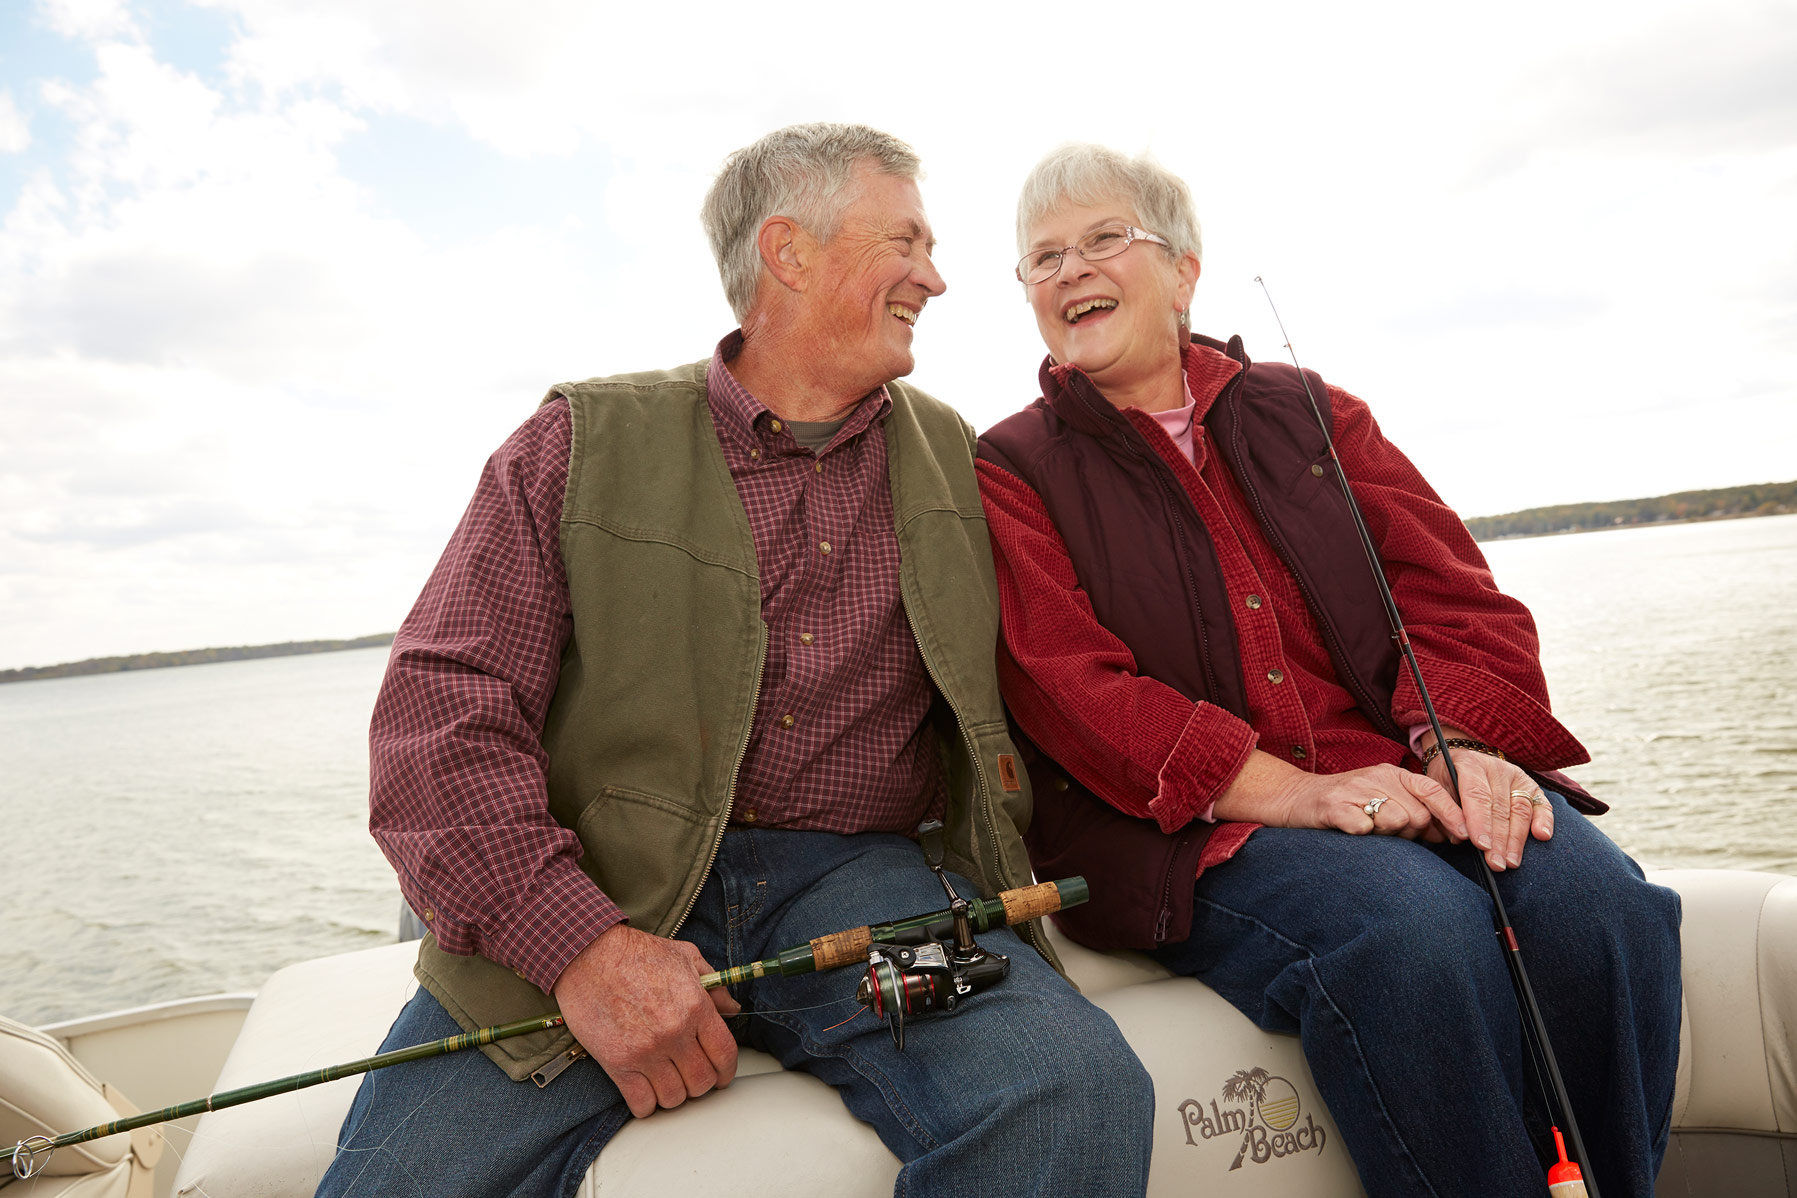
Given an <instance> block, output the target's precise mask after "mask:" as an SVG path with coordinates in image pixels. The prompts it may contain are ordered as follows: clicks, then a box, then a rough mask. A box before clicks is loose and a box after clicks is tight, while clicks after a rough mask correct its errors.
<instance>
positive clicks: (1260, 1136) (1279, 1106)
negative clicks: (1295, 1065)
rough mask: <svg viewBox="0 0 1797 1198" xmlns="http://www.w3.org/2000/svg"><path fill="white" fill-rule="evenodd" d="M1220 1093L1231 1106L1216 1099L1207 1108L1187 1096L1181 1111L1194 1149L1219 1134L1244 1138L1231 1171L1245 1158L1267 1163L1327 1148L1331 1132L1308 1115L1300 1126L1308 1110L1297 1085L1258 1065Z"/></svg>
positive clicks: (1237, 1074) (1239, 1073) (1240, 1073)
mask: <svg viewBox="0 0 1797 1198" xmlns="http://www.w3.org/2000/svg"><path fill="white" fill-rule="evenodd" d="M1221 1097H1222V1099H1223V1101H1224V1102H1226V1103H1229V1104H1231V1105H1230V1106H1228V1107H1223V1106H1219V1105H1218V1104H1217V1100H1216V1099H1214V1098H1213V1099H1211V1103H1210V1109H1209V1110H1208V1111H1207V1110H1205V1107H1204V1103H1203V1102H1201V1101H1199V1100H1198V1099H1196V1098H1188V1099H1186V1100H1185V1101H1184V1102H1182V1103H1180V1104H1179V1115H1180V1118H1181V1119H1182V1120H1183V1121H1184V1123H1185V1130H1186V1143H1187V1144H1190V1145H1192V1146H1194V1147H1196V1146H1197V1145H1198V1143H1199V1141H1201V1140H1212V1139H1215V1138H1217V1137H1218V1136H1232V1135H1240V1136H1241V1137H1242V1143H1241V1147H1239V1148H1238V1149H1237V1150H1236V1154H1235V1160H1233V1161H1231V1162H1230V1164H1229V1167H1230V1168H1231V1169H1240V1168H1241V1167H1242V1163H1243V1162H1244V1161H1252V1162H1254V1163H1255V1164H1257V1165H1264V1164H1266V1163H1267V1162H1268V1161H1271V1160H1276V1159H1278V1158H1280V1157H1287V1156H1292V1155H1294V1154H1296V1153H1299V1152H1312V1151H1314V1152H1318V1153H1321V1152H1322V1151H1323V1145H1324V1143H1325V1142H1326V1141H1327V1140H1328V1136H1327V1135H1326V1134H1325V1133H1324V1131H1323V1129H1322V1128H1321V1127H1319V1126H1317V1123H1316V1120H1314V1119H1312V1118H1311V1117H1310V1116H1309V1115H1308V1114H1306V1115H1304V1123H1303V1126H1301V1127H1300V1126H1299V1125H1298V1116H1299V1115H1300V1114H1302V1113H1303V1112H1302V1111H1301V1110H1300V1107H1301V1104H1300V1103H1299V1101H1298V1087H1296V1086H1294V1085H1292V1083H1291V1082H1289V1081H1287V1080H1286V1079H1285V1078H1283V1077H1275V1076H1274V1075H1273V1074H1271V1073H1268V1072H1267V1071H1266V1070H1265V1069H1261V1068H1259V1067H1256V1068H1253V1069H1238V1070H1236V1072H1235V1075H1234V1076H1233V1077H1231V1078H1230V1079H1229V1080H1228V1081H1226V1082H1224V1083H1223V1090H1222V1094H1221ZM1244 1108H1246V1109H1244Z"/></svg>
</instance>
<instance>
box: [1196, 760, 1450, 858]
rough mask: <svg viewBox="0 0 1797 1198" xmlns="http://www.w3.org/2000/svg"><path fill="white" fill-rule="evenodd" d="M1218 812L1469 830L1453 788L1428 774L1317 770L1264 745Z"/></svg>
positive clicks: (1352, 829) (1445, 834)
mask: <svg viewBox="0 0 1797 1198" xmlns="http://www.w3.org/2000/svg"><path fill="white" fill-rule="evenodd" d="M1368 808H1371V810H1368ZM1212 814H1213V815H1214V816H1215V817H1216V818H1217V819H1219V820H1246V821H1251V822H1253V823H1258V824H1267V825H1268V826H1270V827H1276V828H1334V829H1336V830H1337V831H1341V832H1347V833H1349V834H1351V835H1354V836H1365V835H1366V834H1367V833H1369V832H1371V833H1376V834H1378V835H1381V836H1403V837H1406V838H1407V839H1411V840H1417V839H1421V840H1432V841H1440V840H1465V839H1467V838H1468V834H1469V832H1470V829H1469V828H1468V826H1467V821H1466V817H1465V815H1464V814H1462V812H1461V810H1460V808H1459V807H1457V806H1455V805H1454V800H1453V799H1452V798H1450V797H1449V796H1448V792H1447V791H1445V790H1443V789H1442V788H1441V786H1440V785H1439V784H1437V783H1436V782H1433V781H1431V780H1430V779H1428V778H1425V777H1424V776H1423V775H1421V774H1413V773H1411V772H1410V771H1409V770H1405V769H1399V768H1398V767H1397V766H1395V765H1370V766H1367V767H1366V768H1364V769H1358V770H1349V771H1348V772H1346V773H1342V774H1312V773H1307V772H1305V771H1304V770H1301V769H1298V768H1297V767H1296V766H1293V765H1291V764H1290V763H1288V762H1284V761H1281V760H1279V759H1278V758H1276V757H1274V756H1272V755H1271V754H1269V753H1263V752H1262V751H1261V750H1259V749H1256V750H1254V752H1253V753H1251V754H1249V757H1248V761H1247V764H1245V765H1244V766H1243V767H1242V770H1241V772H1240V773H1239V774H1237V775H1236V778H1235V781H1234V782H1231V783H1230V784H1229V788H1228V789H1227V790H1225V791H1224V792H1223V793H1222V794H1221V795H1220V796H1218V798H1217V805H1216V808H1215V809H1214V811H1213V812H1212Z"/></svg>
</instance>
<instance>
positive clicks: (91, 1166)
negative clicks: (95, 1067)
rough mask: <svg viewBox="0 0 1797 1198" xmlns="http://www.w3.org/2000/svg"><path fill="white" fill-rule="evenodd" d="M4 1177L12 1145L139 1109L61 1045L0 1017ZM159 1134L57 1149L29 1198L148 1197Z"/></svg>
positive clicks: (24, 1190) (28, 1188)
mask: <svg viewBox="0 0 1797 1198" xmlns="http://www.w3.org/2000/svg"><path fill="white" fill-rule="evenodd" d="M0 1079H4V1082H5V1084H4V1085H3V1086H0V1152H4V1153H5V1154H6V1155H4V1156H0V1180H11V1178H12V1172H11V1156H10V1150H11V1148H12V1146H13V1145H14V1144H17V1143H18V1142H19V1141H21V1140H24V1139H27V1138H29V1137H31V1136H45V1137H53V1136H58V1135H62V1134H65V1133H67V1132H71V1131H79V1130H81V1129H83V1128H88V1127H94V1126H97V1125H98V1124H101V1123H110V1122H111V1121H112V1120H114V1119H117V1118H118V1117H119V1116H121V1115H135V1114H137V1108H136V1107H134V1106H132V1105H131V1103H130V1102H129V1100H127V1099H126V1098H125V1096H124V1095H122V1094H120V1093H119V1092H118V1091H117V1090H115V1089H113V1088H112V1087H111V1086H108V1085H106V1084H105V1083H104V1082H101V1081H99V1080H97V1079H96V1078H95V1077H94V1076H93V1075H92V1074H91V1073H89V1072H88V1071H87V1070H86V1069H84V1068H82V1066H81V1064H80V1062H78V1061H77V1060H75V1058H74V1057H72V1056H70V1055H69V1051H68V1049H66V1048H64V1047H63V1046H62V1044H61V1043H60V1042H59V1041H57V1040H55V1039H53V1038H51V1037H49V1036H46V1035H44V1034H43V1033H42V1032H39V1031H36V1030H34V1029H32V1028H29V1027H26V1026H25V1025H24V1024H22V1023H16V1022H14V1021H13V1020H11V1019H8V1018H6V1017H5V1016H4V1015H0ZM161 1156H162V1138H161V1137H160V1136H158V1135H156V1134H155V1132H154V1131H152V1130H151V1129H149V1128H140V1129H139V1130H137V1131H134V1132H132V1133H131V1134H130V1135H123V1136H107V1137H106V1138H105V1139H101V1140H90V1141H88V1142H87V1143H85V1144H75V1145H71V1146H70V1147H68V1148H62V1149H58V1150H57V1151H56V1152H55V1153H53V1154H52V1155H51V1156H50V1158H49V1159H48V1160H47V1161H45V1162H44V1164H43V1167H42V1172H40V1173H38V1174H37V1175H36V1176H35V1177H33V1179H32V1181H30V1182H23V1183H21V1182H16V1181H15V1182H14V1183H13V1184H14V1185H18V1186H19V1187H20V1193H21V1194H28V1195H30V1198H150V1189H151V1185H152V1183H153V1179H154V1176H155V1169H156V1161H157V1160H158V1159H159V1158H160V1157H161Z"/></svg>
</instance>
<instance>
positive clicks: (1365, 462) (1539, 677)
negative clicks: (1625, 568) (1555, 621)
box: [1329, 387, 1590, 770]
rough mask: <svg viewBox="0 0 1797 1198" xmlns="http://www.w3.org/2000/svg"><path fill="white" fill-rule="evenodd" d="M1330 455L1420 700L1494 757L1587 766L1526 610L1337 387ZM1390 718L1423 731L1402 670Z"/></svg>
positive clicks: (1332, 396)
mask: <svg viewBox="0 0 1797 1198" xmlns="http://www.w3.org/2000/svg"><path fill="white" fill-rule="evenodd" d="M1329 402H1330V405H1331V406H1332V408H1333V409H1334V419H1333V425H1334V432H1335V447H1336V452H1337V453H1338V454H1339V455H1340V456H1341V460H1342V465H1343V467H1344V468H1345V469H1346V471H1347V475H1348V478H1349V479H1350V480H1352V482H1353V484H1354V495H1355V498H1356V499H1358V500H1359V501H1360V506H1361V509H1362V511H1363V512H1364V513H1365V515H1366V522H1367V528H1368V531H1370V532H1371V533H1372V535H1373V541H1374V543H1375V544H1377V545H1378V546H1379V552H1380V556H1381V557H1382V558H1383V559H1384V562H1385V576H1386V580H1387V581H1388V582H1390V583H1391V589H1392V595H1393V597H1394V598H1396V600H1397V603H1398V610H1399V611H1400V612H1402V613H1403V616H1404V627H1405V629H1406V630H1407V631H1408V632H1409V633H1410V642H1411V646H1412V648H1414V649H1415V650H1416V658H1417V663H1418V664H1419V665H1420V666H1421V667H1422V671H1423V677H1424V678H1425V679H1426V680H1427V681H1428V683H1429V697H1430V698H1431V699H1433V700H1434V702H1435V710H1436V713H1437V714H1438V715H1440V716H1441V719H1442V722H1443V723H1446V724H1452V725H1454V726H1455V727H1458V728H1463V729H1465V730H1466V731H1468V732H1470V733H1472V734H1473V735H1474V736H1476V737H1478V738H1479V739H1480V740H1483V741H1487V742H1489V743H1491V744H1493V745H1496V746H1497V747H1499V748H1501V749H1503V750H1504V751H1505V753H1507V754H1509V755H1510V756H1511V757H1513V758H1515V759H1516V760H1517V761H1518V762H1519V763H1521V764H1522V765H1525V766H1527V767H1529V768H1531V769H1538V770H1545V769H1562V768H1564V767H1566V766H1569V765H1578V764H1579V763H1581V762H1584V761H1589V760H1590V755H1589V754H1587V753H1586V752H1585V749H1584V746H1583V745H1581V744H1579V742H1578V740H1577V738H1575V737H1574V736H1573V734H1572V733H1571V732H1569V731H1568V730H1567V729H1566V727H1565V726H1564V725H1562V724H1561V723H1560V721H1558V720H1556V719H1555V718H1554V716H1553V714H1552V712H1551V711H1550V710H1549V708H1548V696H1547V678H1546V676H1545V675H1544V674H1543V673H1542V670H1541V643H1540V640H1539V638H1538V636H1537V635H1536V632H1535V619H1534V617H1533V616H1531V615H1530V614H1529V609H1528V608H1527V607H1524V606H1523V604H1522V603H1521V602H1520V601H1518V600H1516V599H1512V598H1511V597H1510V596H1508V595H1506V594H1504V593H1503V592H1502V591H1500V590H1498V587H1497V582H1496V581H1495V580H1494V579H1493V578H1492V575H1491V567H1490V566H1489V565H1487V564H1486V561H1485V555H1484V554H1482V553H1480V552H1479V547H1478V545H1477V544H1476V543H1475V542H1474V541H1473V538H1472V534H1471V533H1469V532H1467V530H1466V525H1465V524H1463V523H1462V522H1461V520H1460V517H1459V516H1457V515H1455V514H1454V511H1453V509H1452V508H1450V507H1448V506H1447V505H1446V504H1445V503H1443V502H1442V501H1441V497H1440V496H1438V495H1437V494H1436V493H1435V490H1434V488H1432V487H1431V486H1430V485H1429V483H1428V481H1427V480H1426V479H1424V478H1423V476H1422V473H1421V472H1420V471H1418V470H1417V468H1416V467H1415V466H1414V465H1412V464H1411V462H1410V459H1409V458H1407V457H1405V456H1404V454H1403V453H1402V452H1401V451H1399V449H1398V448H1397V446H1395V445H1393V444H1392V443H1391V442H1389V441H1387V440H1386V439H1385V437H1384V435H1383V434H1382V433H1380V431H1379V425H1378V422H1377V421H1376V420H1374V419H1373V414H1372V412H1371V411H1370V410H1369V409H1368V407H1367V405H1366V404H1365V403H1364V402H1363V401H1361V400H1359V399H1357V398H1355V397H1354V396H1352V395H1350V394H1348V393H1347V392H1346V391H1342V390H1340V389H1338V388H1336V387H1330V388H1329ZM1391 714H1392V717H1393V718H1394V719H1395V720H1396V721H1397V723H1398V725H1399V726H1400V727H1412V726H1414V725H1417V724H1424V723H1427V722H1428V717H1427V715H1425V714H1424V712H1423V704H1422V698H1421V696H1419V695H1418V693H1417V689H1416V683H1415V681H1414V680H1413V679H1412V678H1411V676H1410V670H1409V669H1408V667H1404V668H1400V669H1399V671H1398V687H1397V693H1396V695H1395V696H1394V697H1393V699H1392V712H1391Z"/></svg>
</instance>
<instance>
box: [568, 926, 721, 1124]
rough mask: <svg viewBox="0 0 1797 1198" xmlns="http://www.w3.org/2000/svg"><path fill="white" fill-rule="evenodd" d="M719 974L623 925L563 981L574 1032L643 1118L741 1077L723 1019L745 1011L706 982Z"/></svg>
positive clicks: (681, 945) (691, 952) (676, 946)
mask: <svg viewBox="0 0 1797 1198" xmlns="http://www.w3.org/2000/svg"><path fill="white" fill-rule="evenodd" d="M710 970H711V967H710V966H709V965H707V964H706V963H705V958H704V956H703V955H702V954H701V953H700V952H699V950H698V949H697V948H696V947H695V946H693V945H691V944H689V943H687V942H686V941H684V940H665V939H663V938H662V937H660V936H652V935H650V934H649V933H647V932H643V931H638V930H637V929H636V928H633V927H630V926H629V925H628V924H617V925H615V926H613V927H611V928H609V929H607V930H606V931H605V932H604V933H603V934H602V935H600V937H599V938H598V939H597V940H594V941H593V942H592V943H591V944H589V945H587V946H586V947H585V948H583V949H581V950H580V955H579V956H577V957H575V958H574V959H573V960H572V961H570V962H569V963H568V967H567V968H566V969H564V970H562V976H561V977H560V978H558V979H556V983H555V998H556V1001H557V1002H559V1003H560V1004H561V1008H562V1016H563V1017H564V1018H565V1019H566V1020H567V1021H568V1030H569V1031H571V1032H573V1033H574V1038H575V1039H576V1040H578V1041H580V1045H581V1047H582V1048H585V1049H586V1050H587V1052H588V1053H589V1054H591V1055H592V1058H593V1059H594V1060H595V1061H597V1062H599V1066H600V1068H602V1069H604V1070H605V1072H606V1073H607V1074H608V1075H609V1076H610V1077H611V1079H612V1081H613V1082H615V1083H616V1084H617V1087H618V1092H619V1093H620V1094H622V1095H623V1096H624V1101H625V1103H626V1104H628V1105H629V1107H630V1113H631V1114H633V1115H635V1116H636V1117H637V1118H639V1119H642V1118H645V1117H647V1116H649V1115H652V1114H654V1113H655V1108H656V1107H657V1106H664V1107H670V1108H671V1107H677V1106H679V1105H680V1104H681V1103H683V1102H685V1101H686V1100H687V1099H688V1098H697V1097H698V1096H699V1095H701V1094H703V1093H705V1092H706V1091H708V1090H710V1089H712V1088H713V1087H714V1086H715V1087H720V1088H721V1087H723V1086H727V1085H729V1084H730V1082H731V1080H732V1079H733V1078H735V1076H736V1041H735V1040H734V1039H732V1038H731V1036H730V1031H729V1029H728V1028H726V1027H725V1026H724V1021H723V1019H722V1018H721V1016H723V1015H734V1014H736V1013H737V1012H738V1011H739V1010H741V1009H742V1008H741V1007H740V1005H738V1003H737V1001H736V1000H735V999H733V998H731V997H730V993H729V991H727V990H725V989H724V988H723V987H722V986H720V987H718V988H717V989H716V990H713V991H710V992H709V993H708V992H707V991H706V990H705V989H704V988H703V987H702V986H700V985H699V975H700V974H703V973H708V972H710Z"/></svg>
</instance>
